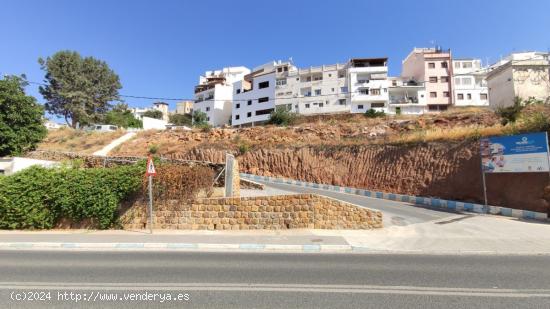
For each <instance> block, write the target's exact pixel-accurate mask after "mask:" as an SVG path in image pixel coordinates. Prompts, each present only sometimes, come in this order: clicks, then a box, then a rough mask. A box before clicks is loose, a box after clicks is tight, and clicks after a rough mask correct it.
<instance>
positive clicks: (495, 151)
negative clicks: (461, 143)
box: [481, 132, 549, 173]
mask: <svg viewBox="0 0 550 309" xmlns="http://www.w3.org/2000/svg"><path fill="white" fill-rule="evenodd" d="M481 164H482V168H483V172H485V173H528V172H548V171H549V166H548V139H547V135H546V132H542V133H531V134H520V135H513V136H499V137H489V138H483V139H481Z"/></svg>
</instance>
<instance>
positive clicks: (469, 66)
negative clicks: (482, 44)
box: [462, 62, 472, 69]
mask: <svg viewBox="0 0 550 309" xmlns="http://www.w3.org/2000/svg"><path fill="white" fill-rule="evenodd" d="M462 67H463V68H465V69H469V68H471V67H472V63H471V62H462Z"/></svg>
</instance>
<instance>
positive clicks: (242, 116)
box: [231, 67, 275, 126]
mask: <svg viewBox="0 0 550 309" xmlns="http://www.w3.org/2000/svg"><path fill="white" fill-rule="evenodd" d="M257 69H258V68H255V69H254V71H257ZM266 71H267V72H269V73H267V74H263V75H258V76H256V77H254V78H253V79H252V81H251V83H252V90H249V91H246V92H244V91H243V90H242V89H243V83H244V82H243V81H238V82H236V83H235V84H234V85H233V87H234V91H233V104H232V119H231V125H233V126H239V125H253V124H256V123H262V122H264V121H267V120H269V116H270V114H271V112H272V111H273V110H274V108H275V72H274V71H273V67H271V68H268V67H266ZM270 71H271V72H270ZM260 83H267V85H268V86H267V87H265V88H261V89H260V86H259V85H260ZM237 89H240V90H241V91H240V93H236V91H237Z"/></svg>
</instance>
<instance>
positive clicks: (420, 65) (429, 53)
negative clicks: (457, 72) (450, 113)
mask: <svg viewBox="0 0 550 309" xmlns="http://www.w3.org/2000/svg"><path fill="white" fill-rule="evenodd" d="M451 59H452V55H451V50H442V49H440V48H414V49H413V50H412V51H411V52H410V53H409V55H408V56H407V57H406V58H405V60H403V62H402V70H401V76H402V77H403V78H405V79H412V80H415V81H416V82H417V83H419V84H423V85H424V87H425V88H426V95H427V98H426V99H427V103H428V111H434V112H435V111H443V110H447V108H448V107H449V106H450V105H452V104H453V96H452V91H453V88H452V84H453V83H452V81H451V78H452V76H453V68H452V63H451Z"/></svg>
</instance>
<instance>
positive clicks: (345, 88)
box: [340, 87, 348, 93]
mask: <svg viewBox="0 0 550 309" xmlns="http://www.w3.org/2000/svg"><path fill="white" fill-rule="evenodd" d="M340 92H342V93H346V92H348V87H340Z"/></svg>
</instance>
